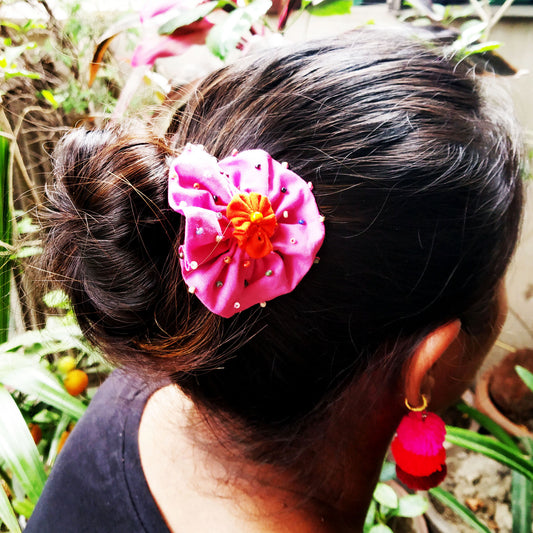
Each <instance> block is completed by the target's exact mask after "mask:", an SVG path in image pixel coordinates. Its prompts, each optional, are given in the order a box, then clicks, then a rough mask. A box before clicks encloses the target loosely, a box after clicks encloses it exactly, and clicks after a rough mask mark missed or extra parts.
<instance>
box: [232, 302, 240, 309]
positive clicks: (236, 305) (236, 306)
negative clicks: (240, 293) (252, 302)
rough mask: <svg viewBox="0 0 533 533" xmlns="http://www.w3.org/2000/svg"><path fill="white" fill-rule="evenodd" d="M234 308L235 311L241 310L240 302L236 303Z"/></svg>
mask: <svg viewBox="0 0 533 533" xmlns="http://www.w3.org/2000/svg"><path fill="white" fill-rule="evenodd" d="M233 307H235V309H240V308H241V304H240V303H239V302H235V303H234V304H233Z"/></svg>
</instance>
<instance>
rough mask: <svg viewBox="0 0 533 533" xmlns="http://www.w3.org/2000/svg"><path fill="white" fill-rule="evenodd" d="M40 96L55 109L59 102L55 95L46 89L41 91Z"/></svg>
mask: <svg viewBox="0 0 533 533" xmlns="http://www.w3.org/2000/svg"><path fill="white" fill-rule="evenodd" d="M41 96H42V97H43V98H44V99H45V100H46V101H47V102H48V103H49V104H50V105H51V106H52V107H53V108H54V109H57V108H58V107H59V104H58V102H57V100H56V99H55V96H54V95H53V94H52V93H51V92H50V91H49V90H47V89H43V90H42V91H41Z"/></svg>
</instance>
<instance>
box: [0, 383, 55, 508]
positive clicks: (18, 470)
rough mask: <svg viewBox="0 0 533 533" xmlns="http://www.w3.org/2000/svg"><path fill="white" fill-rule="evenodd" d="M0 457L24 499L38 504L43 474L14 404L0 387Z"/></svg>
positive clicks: (43, 480)
mask: <svg viewBox="0 0 533 533" xmlns="http://www.w3.org/2000/svg"><path fill="white" fill-rule="evenodd" d="M0 413H2V416H1V417H0V457H2V458H3V460H4V461H5V462H6V464H7V466H8V468H9V470H11V472H12V473H13V475H14V476H15V477H16V478H17V480H18V481H19V483H20V485H21V486H22V488H23V489H24V491H25V493H26V495H27V496H28V498H29V499H30V501H32V502H33V503H37V500H38V499H39V496H40V495H41V492H42V490H43V487H44V484H45V482H46V473H45V471H44V468H43V464H42V462H41V458H40V456H39V452H38V451H37V447H36V446H35V442H33V438H32V436H31V434H30V430H29V429H28V426H27V425H26V422H25V421H24V418H23V417H22V415H21V413H20V411H19V408H18V407H17V404H16V403H15V400H13V398H12V397H11V395H10V394H9V392H7V390H6V389H5V388H4V387H0Z"/></svg>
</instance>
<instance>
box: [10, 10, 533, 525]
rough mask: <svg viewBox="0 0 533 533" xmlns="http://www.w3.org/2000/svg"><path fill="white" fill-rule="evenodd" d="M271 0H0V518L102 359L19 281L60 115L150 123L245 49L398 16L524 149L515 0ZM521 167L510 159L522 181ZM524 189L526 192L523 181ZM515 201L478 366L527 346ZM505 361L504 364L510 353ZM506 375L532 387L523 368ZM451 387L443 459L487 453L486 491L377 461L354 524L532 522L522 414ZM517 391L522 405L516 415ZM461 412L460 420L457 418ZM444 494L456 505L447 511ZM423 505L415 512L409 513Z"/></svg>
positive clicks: (528, 109)
mask: <svg viewBox="0 0 533 533" xmlns="http://www.w3.org/2000/svg"><path fill="white" fill-rule="evenodd" d="M273 4H274V5H272V2H270V0H253V1H252V0H238V1H236V2H233V1H231V0H220V1H205V0H175V1H173V2H170V1H167V2H152V3H150V2H147V3H146V2H143V1H135V0H121V1H118V0H114V1H109V0H107V1H103V0H93V1H91V2H75V1H72V2H67V1H66V0H65V1H61V0H53V1H52V0H50V1H48V2H47V1H44V0H28V1H25V2H13V1H4V2H0V31H1V36H0V39H1V42H0V96H1V98H2V106H1V108H0V193H1V194H0V200H1V201H0V254H1V259H0V343H3V344H1V345H0V383H2V384H3V385H0V480H1V485H2V489H3V490H1V489H0V523H2V526H1V529H0V531H20V530H22V529H23V528H24V525H25V522H26V519H27V518H28V517H29V516H30V515H31V512H32V509H33V507H34V505H35V503H36V501H37V500H38V498H39V495H40V492H41V490H42V486H43V484H44V482H45V480H46V477H47V475H48V473H49V471H50V469H51V468H52V467H53V463H54V461H55V458H56V457H57V454H58V453H60V449H61V447H62V445H63V443H64V442H65V440H66V439H67V438H68V435H69V432H70V431H71V429H72V427H73V425H74V424H75V422H76V420H77V419H79V417H80V416H81V415H82V414H83V412H84V410H85V408H86V406H87V405H88V403H89V401H90V399H91V397H92V396H93V395H94V393H95V392H96V390H97V388H98V386H99V384H100V383H101V381H102V380H103V379H105V376H106V374H107V373H108V372H109V370H110V369H109V367H108V365H107V364H106V363H105V362H104V360H103V359H102V358H101V355H100V354H99V353H97V352H96V351H95V350H94V349H93V348H92V347H90V346H89V345H88V344H87V343H86V341H85V340H84V339H83V336H82V335H81V333H80V331H79V328H78V326H77V324H76V321H75V319H74V317H73V315H72V312H71V311H70V308H69V302H68V301H67V299H66V298H65V297H64V295H63V294H61V293H60V292H57V291H52V292H50V293H48V294H46V295H44V297H43V296H42V295H39V292H38V291H36V290H35V288H34V287H35V281H36V280H38V279H39V278H40V277H42V275H41V273H39V272H38V270H37V269H36V267H35V263H34V261H33V260H34V259H35V258H36V257H37V256H38V254H39V253H40V241H39V233H38V227H37V226H36V223H35V216H34V210H35V208H36V206H38V205H39V204H40V202H41V199H42V191H43V186H44V184H45V182H46V179H47V176H49V174H50V170H51V167H50V161H49V154H50V152H51V150H52V149H53V145H54V143H55V142H56V141H57V140H58V139H59V138H60V136H61V135H62V134H63V133H64V132H65V131H66V130H67V129H68V128H70V127H73V126H79V125H87V126H89V127H90V126H93V125H101V124H102V123H103V122H104V121H105V120H107V119H109V118H111V119H113V118H115V119H116V118H118V117H122V116H128V115H131V116H141V117H145V118H147V119H148V118H150V119H151V120H153V121H154V124H155V127H158V128H161V130H163V129H164V126H165V125H166V124H167V123H168V119H169V116H170V115H169V112H166V113H164V112H161V111H160V110H158V108H157V107H156V106H157V105H158V104H161V103H164V104H165V106H166V109H168V110H171V109H172V108H173V106H174V107H175V106H176V105H179V102H180V101H182V99H183V98H184V97H185V96H186V93H187V90H188V89H189V88H190V84H191V83H192V82H194V80H196V79H198V78H200V77H202V76H204V75H205V74H207V73H208V72H209V71H211V70H213V69H215V68H217V67H218V66H221V65H223V64H224V63H226V62H230V61H234V60H237V59H238V58H239V57H240V56H241V55H243V54H247V53H251V52H252V51H253V50H254V49H258V48H269V47H274V46H278V45H280V44H283V42H286V41H298V40H303V39H310V38H317V37H321V36H325V35H331V34H337V33H340V32H343V31H349V30H350V29H353V28H355V27H358V26H361V25H368V24H379V25H390V26H394V25H405V24H411V25H414V26H416V27H417V28H418V29H419V31H422V32H429V31H431V32H433V34H435V32H439V35H440V36H441V37H443V39H444V42H445V48H446V51H447V53H450V54H452V53H453V54H456V55H458V56H459V57H460V58H462V60H464V61H468V62H470V63H471V65H472V68H475V69H476V71H478V72H479V75H484V74H483V72H484V71H490V72H492V71H494V72H496V74H497V76H498V78H499V82H500V83H503V84H504V85H506V86H507V88H508V90H509V91H510V92H511V94H512V96H513V99H514V101H515V105H516V110H517V115H518V117H519V119H520V120H521V122H522V124H523V126H524V131H525V134H524V138H525V144H526V159H528V160H529V161H530V162H531V159H532V156H533V105H532V100H533V74H532V73H533V2H532V1H531V0H514V1H513V0H505V2H503V3H502V2H501V1H500V2H499V3H494V4H492V3H490V2H489V1H488V0H471V1H470V2H469V3H464V4H461V5H452V6H448V5H441V4H438V3H433V2H432V1H431V0H411V3H409V4H407V3H406V2H405V0H404V4H403V5H402V1H401V0H390V1H389V3H387V4H385V3H379V2H378V3H376V2H375V1H372V0H371V3H368V2H365V0H354V1H352V0H313V1H311V0H301V1H295V0H280V1H277V2H273ZM528 177H529V171H528V170H527V169H526V170H525V171H524V179H526V180H527V179H528ZM526 187H527V189H528V190H529V191H531V187H532V185H531V183H530V182H528V183H527V184H526ZM531 201H532V200H531V194H529V201H528V205H527V206H526V217H525V221H524V227H523V231H522V238H521V243H520V246H519V249H518V252H517V254H516V257H515V260H514V262H513V265H512V267H511V269H510V272H509V276H508V280H507V286H508V293H509V304H510V313H509V318H508V320H507V322H506V324H505V327H504V331H503V333H502V335H501V337H500V340H499V341H498V344H497V345H496V346H495V348H494V349H493V351H492V352H491V354H490V356H489V357H488V359H487V361H486V362H485V364H484V366H483V368H482V370H481V372H480V377H481V376H483V375H485V372H486V371H487V370H488V369H491V368H493V367H494V365H495V364H496V363H497V362H499V361H500V360H501V359H502V358H504V357H506V356H508V355H509V354H511V355H512V354H515V356H516V354H517V353H518V355H520V354H522V356H521V357H522V358H521V359H519V360H518V359H516V358H515V359H514V360H513V361H514V362H515V363H516V362H517V361H518V362H519V363H520V364H521V365H523V366H527V365H528V361H530V360H532V358H531V357H530V356H531V354H533V352H529V351H523V350H522V349H526V350H529V349H533V268H532V265H533V214H532V208H533V206H532V205H531ZM530 370H533V366H530ZM511 371H512V372H513V373H514V374H515V375H516V372H515V370H514V363H513V365H512V367H511ZM522 375H523V376H525V379H526V381H527V379H528V378H529V379H530V380H531V383H530V385H531V386H533V385H532V384H533V377H532V376H530V375H528V374H527V373H523V374H522ZM516 378H517V379H518V380H519V384H520V385H521V386H522V387H524V390H525V392H524V398H525V400H524V401H525V403H524V406H525V407H522V404H520V409H519V411H520V412H519V413H518V415H519V416H520V415H524V416H526V415H527V416H530V418H533V393H531V392H530V391H529V389H528V388H527V386H526V385H524V384H523V382H522V381H520V379H519V378H518V376H517V375H516ZM478 381H480V382H481V381H483V379H479V380H478ZM511 388H513V387H511ZM514 388H517V387H514ZM527 394H529V395H530V397H528V396H527ZM472 396H473V395H472ZM528 398H529V401H530V404H528V403H527V401H528ZM465 400H466V402H467V403H466V404H461V405H459V407H458V408H457V409H456V413H455V414H456V415H457V413H458V414H459V420H458V421H457V420H456V419H453V414H452V415H450V416H452V418H451V419H450V421H449V423H450V427H449V430H448V442H449V443H450V445H455V447H454V448H450V450H451V451H450V452H449V454H450V455H451V456H452V457H454V456H455V457H456V458H457V461H458V462H457V470H460V467H461V465H464V464H466V462H471V464H473V463H474V461H473V460H472V457H481V458H483V461H485V460H487V461H489V463H488V465H489V466H487V463H484V462H482V463H479V468H480V470H481V471H485V473H486V471H491V472H492V471H494V472H495V474H494V475H496V478H494V479H493V478H487V479H489V481H488V483H489V485H494V484H495V483H496V484H498V483H499V481H501V485H502V486H503V487H504V489H505V490H504V491H503V492H502V493H501V494H499V495H498V496H497V497H496V496H491V495H490V494H485V493H483V490H485V489H481V492H479V491H478V492H476V493H475V497H474V496H472V494H473V493H472V494H470V493H469V492H468V491H467V493H465V494H460V493H459V492H460V491H459V490H458V487H459V486H460V485H461V484H465V483H466V484H470V485H478V484H479V479H478V478H476V477H475V476H472V469H470V471H469V472H467V473H466V481H464V480H463V481H461V480H459V481H456V483H455V485H454V484H453V483H454V481H453V476H450V478H452V479H451V481H450V485H448V486H447V487H446V488H447V489H448V491H451V492H447V491H445V490H442V489H433V490H432V494H431V496H429V495H427V494H425V495H416V494H415V495H405V494H403V495H402V496H398V494H397V493H396V492H394V490H392V489H390V486H391V485H390V483H391V481H393V480H392V478H393V477H394V469H393V468H392V466H393V465H391V464H390V463H386V464H385V466H384V470H383V475H382V482H383V483H380V484H379V485H378V487H377V490H376V494H375V499H374V501H373V504H372V506H371V509H370V510H369V516H368V520H367V524H366V525H365V533H367V532H368V533H370V532H371V533H383V532H386V531H391V529H390V528H393V530H394V531H399V530H400V529H398V528H400V527H405V526H404V525H400V524H399V522H398V518H399V517H404V518H405V519H409V521H410V525H409V527H412V528H417V527H419V528H422V529H414V530H416V531H424V529H423V527H426V528H427V523H426V522H429V524H430V526H429V527H431V528H433V529H432V531H485V532H487V531H500V532H511V531H512V532H513V533H530V532H531V531H532V525H531V505H532V501H533V488H532V483H533V461H532V460H531V457H530V455H531V451H532V449H533V446H532V442H533V441H531V440H530V439H531V437H532V436H533V434H531V433H530V432H529V430H533V427H530V428H529V430H528V429H527V422H526V421H524V420H518V424H517V425H518V427H519V431H518V433H513V429H512V427H511V429H509V428H508V427H506V426H505V425H504V423H503V422H502V421H501V420H500V419H496V422H495V421H494V420H492V419H491V418H489V417H487V416H486V415H484V414H482V413H480V412H479V411H478V410H476V409H474V408H473V407H472V405H473V404H474V400H472V401H471V400H470V399H469V398H468V397H467V398H465ZM513 402H514V403H515V404H517V402H515V401H514V400H513ZM468 403H471V404H472V405H468ZM528 405H530V407H531V408H532V411H531V413H530V415H529V414H527V413H526V414H525V411H526V410H527V409H529V408H530V407H527V406H528ZM478 407H480V406H479V405H478ZM489 414H490V413H489ZM527 416H526V418H527ZM465 424H466V425H467V426H469V427H470V429H468V430H465V429H463V428H462V427H458V426H463V425H465ZM502 427H505V430H504V429H502ZM509 432H510V433H509ZM457 446H460V447H461V448H457ZM458 449H459V450H464V451H463V452H457V450H458ZM454 450H455V451H454ZM461 453H469V454H475V455H474V456H471V455H469V456H468V458H467V457H466V456H463V455H461ZM487 457H489V459H486V458H487ZM491 465H492V466H491ZM494 465H496V466H494ZM491 469H492V470H491ZM480 475H481V474H480ZM498 476H499V477H498ZM495 480H496V481H495ZM498 480H499V481H498ZM480 486H483V484H481V485H480ZM486 491H488V489H486ZM443 504H445V505H444V506H443ZM445 508H446V509H448V508H449V509H452V510H453V512H454V513H455V514H454V515H453V516H454V517H459V518H458V519H457V518H451V517H450V516H451V515H450V514H447V513H448V511H446V509H445ZM424 512H426V514H425V516H426V518H427V520H426V519H423V518H422V519H420V517H418V515H421V514H423V513H424ZM436 515H437V516H436ZM415 516H417V517H418V522H417V520H416V519H414V517H415ZM432 516H433V518H432ZM435 516H436V518H435ZM439 520H440V522H439ZM417 523H418V525H417ZM420 524H421V525H420ZM424 524H426V525H424ZM439 524H440V525H439ZM446 527H450V528H451V529H448V530H446ZM439 528H440V529H439ZM426 531H427V529H426Z"/></svg>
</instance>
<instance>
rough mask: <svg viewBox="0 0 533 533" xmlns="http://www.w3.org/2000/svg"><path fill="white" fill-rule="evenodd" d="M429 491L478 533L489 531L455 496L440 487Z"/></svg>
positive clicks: (488, 532) (489, 532) (487, 532)
mask: <svg viewBox="0 0 533 533" xmlns="http://www.w3.org/2000/svg"><path fill="white" fill-rule="evenodd" d="M429 493H430V494H431V496H433V497H434V498H435V499H436V500H438V501H439V502H440V503H442V504H444V505H446V506H447V507H449V508H450V509H451V510H452V511H453V512H454V513H455V514H456V515H457V516H459V517H460V518H461V519H462V520H463V521H464V523H465V524H467V525H469V526H470V527H471V528H472V529H474V531H477V532H479V533H491V531H490V529H489V528H488V527H487V526H486V525H485V524H483V523H482V522H480V521H479V519H478V518H477V516H476V515H475V514H474V513H473V512H472V511H471V510H470V509H468V507H465V506H464V505H463V504H462V503H460V502H459V501H458V500H457V498H455V496H453V495H452V494H450V493H449V492H448V491H445V490H444V489H442V488H440V487H434V488H432V489H429Z"/></svg>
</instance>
